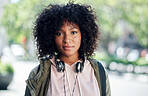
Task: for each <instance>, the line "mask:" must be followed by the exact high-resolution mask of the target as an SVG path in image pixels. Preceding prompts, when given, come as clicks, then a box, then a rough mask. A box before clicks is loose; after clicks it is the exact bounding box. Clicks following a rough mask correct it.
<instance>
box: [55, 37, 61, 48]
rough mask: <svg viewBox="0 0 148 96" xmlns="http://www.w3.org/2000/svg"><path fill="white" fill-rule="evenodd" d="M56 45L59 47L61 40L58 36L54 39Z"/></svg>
mask: <svg viewBox="0 0 148 96" xmlns="http://www.w3.org/2000/svg"><path fill="white" fill-rule="evenodd" d="M55 43H56V46H57V47H59V46H60V45H61V40H60V39H59V38H56V39H55Z"/></svg>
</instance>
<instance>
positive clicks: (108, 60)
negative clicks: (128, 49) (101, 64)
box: [95, 53, 148, 66]
mask: <svg viewBox="0 0 148 96" xmlns="http://www.w3.org/2000/svg"><path fill="white" fill-rule="evenodd" d="M95 58H96V59H97V60H102V61H105V62H106V63H107V64H108V65H109V64H110V63H111V62H116V63H122V64H124V65H129V64H132V65H138V66H146V65H147V66H148V61H146V59H145V58H143V57H140V58H139V59H138V60H136V61H128V60H127V59H126V58H117V57H116V56H109V55H108V54H106V53H101V55H100V53H97V54H96V56H95Z"/></svg>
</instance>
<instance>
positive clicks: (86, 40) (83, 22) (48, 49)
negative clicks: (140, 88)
mask: <svg viewBox="0 0 148 96" xmlns="http://www.w3.org/2000/svg"><path fill="white" fill-rule="evenodd" d="M65 19H66V20H67V21H68V22H71V23H73V24H76V25H77V26H78V27H79V29H80V32H81V36H82V39H81V46H80V48H79V58H83V57H84V56H85V57H89V56H92V54H93V52H94V50H95V49H96V48H97V41H98V38H99V34H100V32H99V27H98V25H97V24H96V20H97V17H96V15H95V12H94V10H93V9H92V7H91V6H89V5H85V4H79V3H78V4H74V3H73V2H69V3H67V4H65V5H59V4H50V5H48V7H46V8H45V9H44V10H43V11H42V12H41V13H40V14H39V15H38V18H37V20H36V21H35V27H34V30H33V35H34V40H35V43H36V45H37V51H38V58H40V57H45V56H47V55H48V56H51V55H53V54H56V53H57V52H58V50H57V48H56V44H55V34H56V32H57V31H58V29H59V28H61V26H62V25H63V22H64V20H65Z"/></svg>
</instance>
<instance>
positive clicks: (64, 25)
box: [25, 2, 110, 96]
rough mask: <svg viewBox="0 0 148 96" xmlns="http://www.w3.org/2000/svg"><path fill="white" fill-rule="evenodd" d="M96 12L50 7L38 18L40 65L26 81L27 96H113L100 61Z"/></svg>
mask: <svg viewBox="0 0 148 96" xmlns="http://www.w3.org/2000/svg"><path fill="white" fill-rule="evenodd" d="M96 20H97V18H96V15H95V12H94V9H92V7H91V6H89V5H84V4H75V3H74V2H69V3H68V4H65V5H60V4H50V5H49V6H48V7H47V8H45V9H44V10H43V11H42V12H41V14H40V15H39V16H38V18H37V20H36V23H35V27H34V33H33V34H34V39H35V41H36V44H37V49H38V59H39V60H40V64H39V65H38V66H37V67H36V68H34V69H33V70H32V71H31V73H30V75H29V78H28V79H27V80H26V83H27V86H26V92H25V96H110V87H109V81H108V76H107V74H106V72H105V71H104V68H103V66H102V65H101V63H99V62H98V61H97V60H95V59H92V58H90V56H92V54H93V53H94V51H95V49H96V48H97V41H98V38H99V34H100V32H99V27H98V25H97V24H96Z"/></svg>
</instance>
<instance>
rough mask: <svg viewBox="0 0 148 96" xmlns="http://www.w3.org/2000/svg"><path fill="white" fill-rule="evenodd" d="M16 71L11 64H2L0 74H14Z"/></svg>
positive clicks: (0, 64)
mask: <svg viewBox="0 0 148 96" xmlns="http://www.w3.org/2000/svg"><path fill="white" fill-rule="evenodd" d="M13 72H14V70H13V68H12V66H11V65H10V64H9V63H6V64H5V63H1V62H0V74H13Z"/></svg>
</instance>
